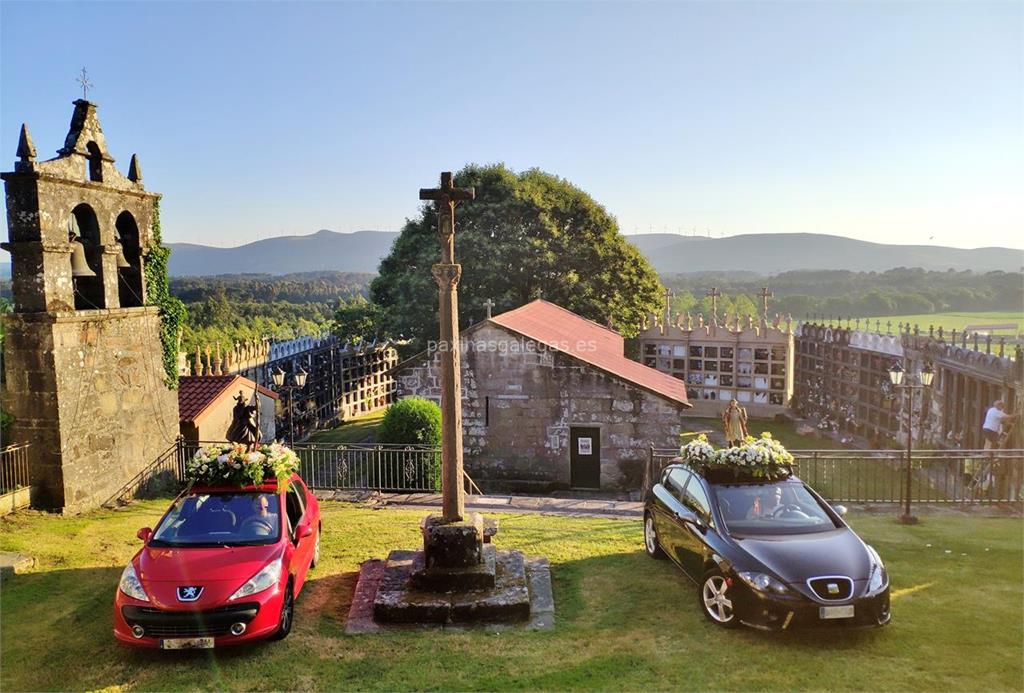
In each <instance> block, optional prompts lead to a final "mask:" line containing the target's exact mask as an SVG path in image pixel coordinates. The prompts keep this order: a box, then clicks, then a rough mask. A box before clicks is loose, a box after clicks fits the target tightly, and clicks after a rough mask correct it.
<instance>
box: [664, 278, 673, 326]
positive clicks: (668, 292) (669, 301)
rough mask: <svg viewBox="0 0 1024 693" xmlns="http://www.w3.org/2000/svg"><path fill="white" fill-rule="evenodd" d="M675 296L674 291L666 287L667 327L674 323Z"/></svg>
mask: <svg viewBox="0 0 1024 693" xmlns="http://www.w3.org/2000/svg"><path fill="white" fill-rule="evenodd" d="M674 296H675V294H674V293H672V289H670V288H668V287H665V325H666V326H668V324H669V323H670V322H672V298H673V297H674Z"/></svg>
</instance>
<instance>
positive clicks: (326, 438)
mask: <svg viewBox="0 0 1024 693" xmlns="http://www.w3.org/2000/svg"><path fill="white" fill-rule="evenodd" d="M385 411H387V410H386V409H381V410H380V411H375V412H371V413H369V414H364V415H362V416H359V417H356V418H354V419H351V420H349V421H346V422H345V423H343V424H342V425H340V426H338V427H337V428H332V429H330V430H328V431H317V432H316V433H314V434H312V435H310V436H309V437H308V438H306V440H305V441H304V442H307V443H373V442H375V441H376V440H377V428H378V427H379V426H380V422H381V421H383V420H384V412H385Z"/></svg>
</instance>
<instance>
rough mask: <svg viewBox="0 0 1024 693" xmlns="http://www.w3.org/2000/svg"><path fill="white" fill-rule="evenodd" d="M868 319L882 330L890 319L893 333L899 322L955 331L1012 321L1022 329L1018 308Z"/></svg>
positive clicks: (1022, 313) (1022, 314)
mask: <svg viewBox="0 0 1024 693" xmlns="http://www.w3.org/2000/svg"><path fill="white" fill-rule="evenodd" d="M868 320H869V321H870V322H871V325H872V327H873V326H874V324H875V321H876V320H879V321H881V324H882V329H883V330H884V329H885V323H886V321H891V322H892V331H893V334H895V333H896V326H897V325H898V324H899V323H901V322H902V323H904V324H906V323H910V324H911V325H919V326H920V327H921V329H922V330H927V329H928V327H929V325H934V326H935V329H938V328H939V327H940V326H941V327H942V329H943V330H946V331H947V332H948V331H949V330H954V329H955V330H956V331H957V332H961V331H962V330H963V329H964V327H966V326H967V325H998V324H1004V323H1005V324H1010V323H1014V324H1016V325H1017V331H1018V332H1020V331H1024V311H1019V310H1017V311H1014V310H1004V311H998V310H997V311H982V312H977V313H972V312H962V311H958V312H955V313H925V314H923V315H886V316H884V317H874V318H868ZM862 325H863V323H862ZM995 334H1004V335H1007V336H1010V335H1012V332H1010V331H1007V330H1000V331H998V332H996V333H995Z"/></svg>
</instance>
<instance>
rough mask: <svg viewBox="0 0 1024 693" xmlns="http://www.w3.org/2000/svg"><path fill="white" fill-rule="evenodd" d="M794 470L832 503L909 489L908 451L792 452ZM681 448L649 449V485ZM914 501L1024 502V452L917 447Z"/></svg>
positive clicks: (887, 497) (899, 495) (896, 497)
mask: <svg viewBox="0 0 1024 693" xmlns="http://www.w3.org/2000/svg"><path fill="white" fill-rule="evenodd" d="M790 452H792V453H793V456H794V457H795V458H796V470H795V471H796V474H797V476H799V477H800V479H801V480H803V481H805V482H807V484H808V485H810V486H811V487H812V488H814V489H815V490H816V491H817V492H818V493H820V494H821V495H822V496H824V497H825V498H827V499H828V500H829V501H832V502H846V503H900V502H903V499H904V494H905V492H906V483H905V479H906V463H907V457H906V451H905V450H791V451H790ZM678 455H679V451H678V450H671V449H665V448H654V447H652V448H650V451H649V456H648V464H647V470H646V477H647V478H646V480H645V484H646V485H645V488H650V486H651V485H653V483H654V482H655V481H656V480H657V478H658V476H659V475H660V473H661V470H662V469H664V467H665V465H667V464H668V463H669V462H670V461H671V460H672V459H673V458H675V457H677V456H678ZM912 460H913V484H912V490H911V501H912V502H914V503H1010V502H1020V501H1021V494H1022V490H1024V489H1022V486H1024V450H920V451H918V450H915V451H914V454H913V458H912Z"/></svg>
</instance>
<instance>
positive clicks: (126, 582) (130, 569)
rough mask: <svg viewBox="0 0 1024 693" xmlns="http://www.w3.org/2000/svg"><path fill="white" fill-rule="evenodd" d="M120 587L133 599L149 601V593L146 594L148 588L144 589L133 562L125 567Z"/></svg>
mask: <svg viewBox="0 0 1024 693" xmlns="http://www.w3.org/2000/svg"><path fill="white" fill-rule="evenodd" d="M118 589H120V590H121V591H122V592H124V593H125V594H127V595H128V596H129V597H131V598H132V599H138V600H139V601H142V602H148V601H149V595H148V594H146V590H145V589H143V587H142V583H141V582H139V576H138V575H136V574H135V567H134V566H132V564H131V563H129V564H128V565H126V566H125V567H124V570H123V571H122V572H121V582H120V584H118Z"/></svg>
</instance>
